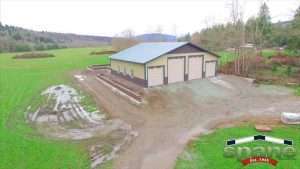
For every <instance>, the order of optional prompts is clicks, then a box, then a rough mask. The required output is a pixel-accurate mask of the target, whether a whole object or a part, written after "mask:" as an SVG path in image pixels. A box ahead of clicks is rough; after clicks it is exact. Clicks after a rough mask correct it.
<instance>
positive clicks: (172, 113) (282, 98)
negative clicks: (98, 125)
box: [79, 73, 300, 169]
mask: <svg viewBox="0 0 300 169" xmlns="http://www.w3.org/2000/svg"><path fill="white" fill-rule="evenodd" d="M84 75H85V76H86V79H85V80H83V81H80V82H79V83H80V86H81V87H82V89H83V90H86V91H87V92H89V93H91V94H92V95H93V97H94V98H95V100H96V102H97V104H99V105H100V106H101V107H104V108H105V109H106V111H107V112H108V113H109V114H110V115H111V116H112V117H117V118H120V119H122V120H124V121H126V122H127V123H129V124H131V125H132V126H133V129H134V130H136V131H138V133H139V135H138V137H137V138H136V139H135V140H134V141H133V143H132V144H131V145H129V146H128V147H127V148H126V149H124V150H122V152H120V155H119V156H118V157H117V159H115V161H114V168H115V169H172V168H173V167H174V164H175V160H176V157H177V156H178V154H180V153H181V152H182V151H183V149H184V147H185V145H186V143H187V142H188V141H189V140H191V139H192V138H193V137H195V136H198V135H200V134H204V133H207V132H209V131H211V130H213V129H214V128H215V127H216V126H217V125H219V124H220V123H224V122H226V123H228V124H229V123H231V122H232V123H235V122H237V121H247V120H248V119H249V120H250V119H251V121H252V122H253V121H254V122H262V119H265V118H266V117H267V118H272V119H274V118H275V119H278V117H279V115H280V112H282V111H291V112H297V111H298V110H299V109H300V98H299V97H296V96H293V92H292V91H291V90H289V89H287V88H284V87H276V86H264V85H262V86H255V85H254V84H252V82H251V80H249V79H245V78H240V77H236V76H229V75H219V76H218V77H217V78H212V79H204V80H194V81H189V82H184V83H177V84H171V85H168V86H163V87H157V88H151V89H147V90H146V91H145V93H146V95H145V97H146V101H147V104H143V105H140V106H136V105H133V104H131V103H130V102H129V101H127V100H126V99H124V98H122V97H120V96H117V95H115V94H114V93H112V92H111V91H110V90H109V89H108V88H107V87H105V86H103V85H102V84H101V83H99V82H98V81H97V80H96V79H95V77H94V76H93V75H91V74H89V73H84Z"/></svg>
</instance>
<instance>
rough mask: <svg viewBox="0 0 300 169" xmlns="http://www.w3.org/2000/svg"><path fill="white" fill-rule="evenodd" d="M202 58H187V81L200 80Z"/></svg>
mask: <svg viewBox="0 0 300 169" xmlns="http://www.w3.org/2000/svg"><path fill="white" fill-rule="evenodd" d="M202 61H203V57H202V56H190V57H189V80H193V79H200V78H202V72H203V70H202Z"/></svg>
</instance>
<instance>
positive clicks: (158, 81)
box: [148, 67, 164, 87]
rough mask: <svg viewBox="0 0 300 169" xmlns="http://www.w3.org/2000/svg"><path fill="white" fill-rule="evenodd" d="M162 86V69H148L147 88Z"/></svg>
mask: <svg viewBox="0 0 300 169" xmlns="http://www.w3.org/2000/svg"><path fill="white" fill-rule="evenodd" d="M162 84H164V69H163V67H149V68H148V86H149V87H150V86H157V85H162Z"/></svg>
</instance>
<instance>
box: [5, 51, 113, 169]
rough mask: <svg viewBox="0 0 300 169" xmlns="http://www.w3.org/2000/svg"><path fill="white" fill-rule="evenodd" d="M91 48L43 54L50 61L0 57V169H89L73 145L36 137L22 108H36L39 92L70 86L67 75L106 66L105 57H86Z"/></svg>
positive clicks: (79, 148)
mask: <svg viewBox="0 0 300 169" xmlns="http://www.w3.org/2000/svg"><path fill="white" fill-rule="evenodd" d="M93 50H97V49H95V48H77V49H61V50H51V51H45V52H48V53H51V54H54V55H55V57H52V58H40V59H12V57H13V56H15V54H0V124H1V126H0V138H1V139H0V154H1V157H0V169H10V168H14V169H25V168H26V169H41V168H42V169H54V168H56V169H61V168H72V169H76V168H80V169H82V168H89V165H90V164H89V159H88V155H87V152H85V151H83V148H82V147H81V146H79V145H78V144H76V143H66V142H63V141H58V140H56V141H55V140H50V139H46V138H43V137H40V136H39V135H38V134H37V133H36V132H35V131H34V129H32V128H31V127H30V126H29V125H28V124H27V123H26V122H25V118H24V116H25V112H26V108H27V107H28V106H29V105H31V106H36V105H37V104H38V102H39V101H40V99H41V97H40V93H41V91H42V90H44V89H45V88H47V87H48V86H50V85H54V84H62V83H63V84H70V83H71V77H70V76H69V75H68V72H70V71H72V70H78V69H83V68H85V67H86V66H88V65H91V64H101V63H102V64H106V63H108V62H109V60H108V57H107V55H101V56H100V55H89V53H90V52H91V51H93Z"/></svg>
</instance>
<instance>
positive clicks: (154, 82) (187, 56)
mask: <svg viewBox="0 0 300 169" xmlns="http://www.w3.org/2000/svg"><path fill="white" fill-rule="evenodd" d="M110 58H111V70H112V73H113V74H117V75H119V76H122V77H124V78H126V79H127V80H131V81H133V82H135V83H137V84H139V85H141V86H143V87H151V86H158V85H163V84H169V83H175V82H182V81H188V80H193V79H201V78H205V77H213V76H216V70H217V65H218V64H217V62H218V55H216V54H214V53H213V52H210V51H208V50H205V49H203V48H201V47H199V46H196V45H194V44H192V43H189V42H156V43H140V44H138V45H135V46H133V47H131V48H128V49H125V50H123V51H120V52H119V53H116V54H114V55H112V56H111V57H110Z"/></svg>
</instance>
